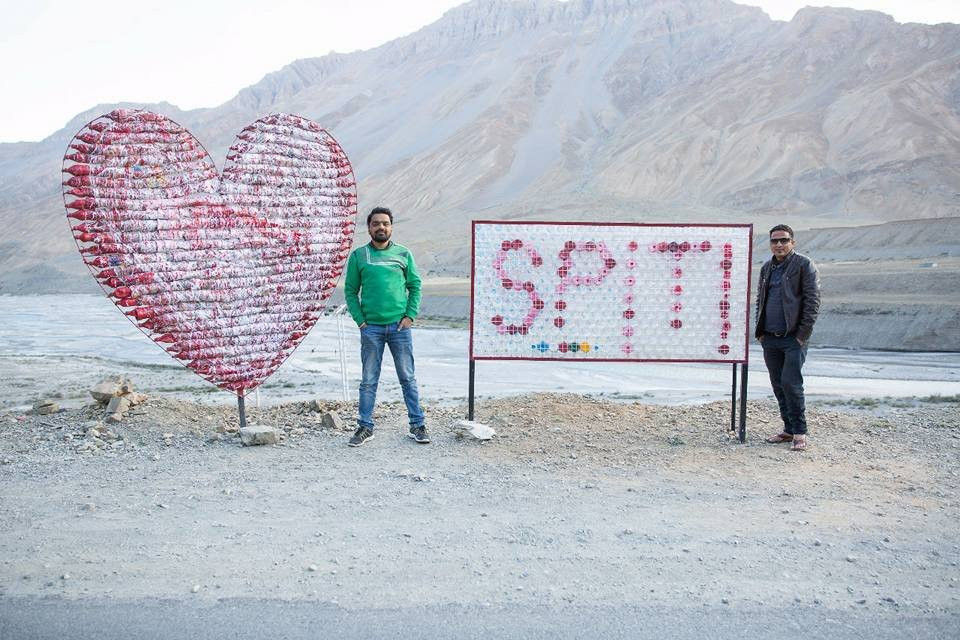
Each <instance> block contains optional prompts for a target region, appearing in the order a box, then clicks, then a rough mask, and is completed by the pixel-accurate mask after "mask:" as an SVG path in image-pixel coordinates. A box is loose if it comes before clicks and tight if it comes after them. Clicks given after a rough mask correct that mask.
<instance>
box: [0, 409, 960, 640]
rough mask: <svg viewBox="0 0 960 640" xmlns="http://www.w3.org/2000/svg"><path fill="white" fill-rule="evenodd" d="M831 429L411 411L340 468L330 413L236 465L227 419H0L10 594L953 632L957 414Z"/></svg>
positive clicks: (384, 412) (930, 412) (883, 415)
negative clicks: (892, 623) (932, 622)
mask: <svg viewBox="0 0 960 640" xmlns="http://www.w3.org/2000/svg"><path fill="white" fill-rule="evenodd" d="M900 404H901V405H902V406H891V405H886V406H882V405H881V406H879V407H878V406H877V405H876V404H875V403H873V404H871V405H870V406H865V407H862V406H858V405H856V404H852V405H843V406H840V405H833V406H828V405H819V406H815V407H812V408H811V409H810V411H809V421H810V427H811V438H810V443H811V448H810V449H809V450H808V451H807V452H805V453H791V452H790V451H788V450H787V447H786V445H769V444H765V443H763V440H762V436H763V435H767V434H769V433H771V432H775V431H777V430H778V429H777V424H778V417H777V415H776V413H775V408H774V406H773V405H772V404H771V403H770V402H766V401H761V402H751V403H750V405H749V424H748V429H749V439H748V442H747V444H746V445H741V444H739V442H737V441H736V439H735V438H733V437H732V436H731V435H730V434H729V433H728V432H727V429H728V426H729V413H728V405H727V404H726V403H713V404H708V405H700V406H658V405H645V404H624V403H609V402H605V401H602V400H597V399H594V398H589V397H583V396H578V395H569V394H564V395H546V394H533V395H524V396H517V397H512V398H505V399H497V400H484V401H482V402H481V403H480V405H479V411H478V415H477V419H478V420H480V421H482V422H484V423H486V424H489V425H490V426H492V427H493V428H494V429H496V431H497V436H496V437H494V438H493V439H492V440H491V441H488V442H483V443H482V442H478V441H475V440H473V439H470V438H469V437H467V438H461V437H459V436H457V435H456V434H455V433H454V431H453V430H452V429H451V425H452V424H453V423H455V422H456V420H457V419H459V418H461V417H462V416H463V413H464V408H463V407H450V406H436V407H428V411H427V419H428V426H429V428H430V429H431V433H432V435H433V443H432V444H430V445H426V446H423V445H417V444H415V443H414V442H413V441H412V440H410V439H408V438H407V437H406V436H405V429H404V425H403V422H404V421H403V419H402V418H403V416H402V414H401V406H399V405H397V404H390V405H383V406H381V407H380V408H379V409H378V412H379V417H378V421H379V423H380V426H379V428H378V431H377V435H376V438H375V439H374V440H372V441H371V442H369V443H368V444H366V445H365V446H364V447H362V448H358V449H353V448H348V447H347V446H346V440H347V438H348V437H349V431H344V430H335V429H332V428H330V427H324V426H323V423H322V421H321V415H322V412H324V411H328V410H332V411H336V412H338V413H339V414H340V415H341V416H342V417H343V419H344V422H345V423H346V426H347V429H349V428H351V424H352V415H353V411H354V407H353V406H348V405H342V404H337V403H333V402H322V401H320V402H317V403H293V404H287V405H281V406H277V407H271V408H268V409H263V410H256V409H252V410H251V411H250V421H251V422H252V423H255V424H258V425H267V426H273V427H277V428H278V429H280V430H282V433H283V439H282V440H281V442H280V444H279V445H275V446H261V447H243V446H241V445H240V442H239V438H238V437H237V436H236V435H235V434H234V433H233V431H234V429H235V427H236V414H235V411H234V410H233V408H232V407H216V406H208V405H201V404H195V403H190V402H184V401H179V400H175V399H170V398H162V397H156V398H150V399H148V400H146V401H145V402H142V403H141V404H138V405H136V406H134V407H132V408H131V409H130V410H129V412H128V414H127V415H126V417H125V418H124V419H123V421H121V422H119V423H116V424H111V425H110V426H109V430H108V431H109V433H110V435H109V436H106V435H104V438H102V439H101V438H99V437H98V440H100V441H101V443H100V444H98V445H97V446H95V447H89V446H88V447H84V446H83V445H84V443H85V442H87V441H89V440H90V437H88V436H87V434H86V432H87V431H88V430H89V429H90V428H91V427H96V426H97V425H98V424H100V422H99V421H100V420H101V419H102V417H103V409H102V408H100V407H97V406H95V405H90V406H87V407H84V408H82V409H72V410H68V411H61V412H58V413H53V414H50V415H42V416H41V415H20V414H16V413H3V414H0V462H2V464H0V482H2V486H3V489H4V491H3V496H2V498H0V590H2V595H4V596H8V597H23V596H25V597H31V596H53V597H59V598H68V599H84V598H103V597H113V598H171V599H198V600H201V601H202V600H209V601H215V600H218V599H222V598H234V597H237V598H246V597H252V598H267V599H280V600H295V601H315V602H323V603H328V604H329V603H335V605H336V606H340V607H343V608H347V609H350V608H354V607H358V608H359V607H363V606H366V604H365V603H369V602H370V601H371V600H372V602H373V603H375V605H376V606H378V607H386V608H404V607H415V606H417V603H418V602H423V601H424V600H427V601H429V602H432V603H438V604H467V605H472V606H481V607H482V606H499V605H504V604H507V605H515V604H519V605H527V604H529V605H530V606H547V607H564V606H568V605H570V606H572V605H574V604H577V605H591V604H597V605H599V604H610V603H612V602H623V603H625V604H637V603H644V604H658V603H663V604H669V605H671V606H676V605H678V604H680V605H689V606H691V607H697V606H704V605H706V606H717V607H743V608H750V609H763V608H768V607H783V606H789V605H790V604H791V603H794V602H797V603H802V605H804V606H809V607H815V608H822V610H823V611H824V612H825V613H828V612H829V611H831V610H837V609H840V610H844V611H846V612H848V613H849V612H853V613H854V614H855V615H861V614H862V615H863V616H865V617H866V616H869V617H876V616H903V615H909V616H912V617H917V616H921V617H926V616H932V617H935V618H937V619H941V620H942V625H943V628H944V629H946V630H950V629H953V630H955V629H957V628H958V624H960V568H958V562H960V536H958V533H957V522H958V521H960V497H958V495H957V493H956V491H955V488H956V486H957V485H958V481H960V477H958V471H960V463H958V454H960V410H958V405H957V403H956V402H941V403H932V402H927V403H924V402H912V403H905V402H901V403H900Z"/></svg>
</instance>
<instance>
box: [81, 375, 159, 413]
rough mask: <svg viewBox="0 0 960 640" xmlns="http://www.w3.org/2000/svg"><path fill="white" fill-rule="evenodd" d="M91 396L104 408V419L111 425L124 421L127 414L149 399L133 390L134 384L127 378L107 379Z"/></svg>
mask: <svg viewBox="0 0 960 640" xmlns="http://www.w3.org/2000/svg"><path fill="white" fill-rule="evenodd" d="M90 395H91V396H93V399H94V400H96V401H97V403H98V404H99V405H101V406H102V407H104V419H105V420H106V421H107V423H109V424H116V423H118V422H121V421H123V419H124V417H126V415H127V412H128V411H129V410H130V409H131V408H132V407H135V406H137V405H138V404H140V403H141V402H143V401H145V400H146V399H147V396H145V395H143V394H142V393H137V392H136V391H134V390H133V383H132V382H130V380H128V379H126V378H107V379H106V380H101V381H100V382H98V383H97V385H96V386H95V387H93V389H91V390H90Z"/></svg>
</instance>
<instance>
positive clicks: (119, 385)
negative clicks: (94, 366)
mask: <svg viewBox="0 0 960 640" xmlns="http://www.w3.org/2000/svg"><path fill="white" fill-rule="evenodd" d="M132 392H133V383H132V382H130V381H129V380H127V379H126V378H105V379H103V380H101V381H100V382H98V383H97V384H96V385H95V386H94V387H93V389H90V395H91V396H93V399H94V400H96V401H97V402H99V403H100V404H106V403H108V402H110V398H112V397H114V396H119V395H122V394H124V393H132Z"/></svg>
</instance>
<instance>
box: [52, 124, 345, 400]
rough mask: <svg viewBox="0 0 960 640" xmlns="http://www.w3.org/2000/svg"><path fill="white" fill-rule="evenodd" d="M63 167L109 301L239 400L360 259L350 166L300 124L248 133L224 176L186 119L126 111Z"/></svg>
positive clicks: (84, 139)
mask: <svg viewBox="0 0 960 640" xmlns="http://www.w3.org/2000/svg"><path fill="white" fill-rule="evenodd" d="M63 171H64V173H65V174H66V181H65V182H64V203H65V205H66V208H67V217H68V218H72V219H73V220H75V221H78V222H79V224H74V223H73V222H71V224H74V226H73V227H72V229H73V233H74V238H75V239H76V240H77V246H78V248H79V249H80V253H81V254H82V255H83V256H84V261H85V262H86V264H87V265H88V266H89V267H90V270H91V272H92V273H93V275H94V277H95V278H96V279H97V281H98V282H99V283H100V284H101V286H102V287H103V288H104V291H105V292H106V293H107V295H108V296H109V297H110V298H112V299H113V300H114V301H115V303H116V304H117V306H118V307H120V308H121V310H123V311H124V313H125V314H126V315H127V316H128V317H129V318H130V319H131V320H132V321H133V322H134V323H135V324H136V325H137V326H138V327H139V328H140V329H141V330H143V331H144V332H145V333H146V334H147V335H148V336H149V337H150V338H151V339H153V340H154V341H155V342H157V343H158V344H160V345H161V346H162V347H163V348H164V349H165V350H166V351H168V352H169V353H170V354H171V355H173V356H174V357H175V358H177V359H179V360H181V361H183V362H184V363H185V364H186V366H187V367H189V368H190V369H192V370H193V371H195V372H196V373H197V374H199V375H200V376H201V377H203V378H204V379H206V380H208V381H210V382H211V383H213V384H215V385H217V386H218V387H220V388H222V389H226V390H229V391H233V392H236V393H238V394H240V395H245V394H246V393H247V392H249V391H250V390H251V389H254V388H256V387H257V386H259V385H260V384H261V383H263V381H264V380H266V378H267V377H268V376H270V374H272V373H273V372H274V371H276V370H277V368H278V367H279V366H280V365H281V364H282V363H283V361H284V360H285V359H286V358H287V357H288V356H289V355H290V354H291V353H292V352H293V350H294V349H295V348H296V347H297V345H298V344H299V343H300V341H302V340H303V338H304V337H305V336H306V335H307V332H308V331H310V328H311V327H312V326H313V325H314V323H315V322H316V320H317V317H318V316H319V314H320V312H321V311H322V310H323V307H324V304H325V302H326V300H327V298H329V297H330V294H331V293H332V291H333V289H334V287H335V286H336V284H337V280H338V279H339V277H340V274H341V273H342V271H343V266H344V262H345V261H346V259H347V256H348V254H349V251H350V245H351V240H352V236H353V229H354V226H355V224H356V223H355V220H354V219H355V217H356V211H357V195H356V182H355V180H354V177H353V170H352V168H351V167H350V162H349V160H347V156H346V154H345V153H344V152H343V149H342V148H341V147H340V145H339V144H337V142H336V140H334V139H333V138H332V137H331V136H330V135H329V134H328V133H327V132H326V131H324V130H323V128H322V127H320V125H318V124H317V123H315V122H312V121H310V120H307V119H305V118H300V117H298V116H292V115H286V114H276V115H271V116H267V117H265V118H261V119H260V120H257V121H256V122H254V123H253V124H251V125H250V126H248V127H246V128H245V129H243V131H241V132H240V134H239V135H238V136H237V139H236V142H235V143H234V144H233V146H232V147H230V152H229V153H228V154H227V166H226V168H225V169H224V170H223V175H222V176H221V175H220V173H218V172H217V168H216V166H215V165H214V163H213V161H212V160H211V159H210V156H209V155H208V154H207V152H206V150H205V149H204V148H203V146H202V145H201V144H200V143H199V142H197V140H196V139H195V138H194V137H193V136H192V135H191V134H190V133H189V132H188V131H187V130H185V129H184V128H183V127H181V126H180V125H178V124H177V123H175V122H173V121H172V120H170V119H168V118H166V117H164V116H161V115H158V114H155V113H150V112H148V111H136V110H127V109H119V110H116V111H113V112H111V113H109V114H107V115H105V116H101V117H100V118H98V119H96V120H94V121H93V122H90V123H89V124H87V125H86V126H85V127H84V128H83V129H82V130H81V131H80V132H79V133H78V134H77V135H76V136H75V137H74V139H73V140H72V141H71V143H70V147H69V149H68V150H67V155H66V156H65V157H64V167H63Z"/></svg>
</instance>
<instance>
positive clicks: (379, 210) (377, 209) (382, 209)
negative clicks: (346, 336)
mask: <svg viewBox="0 0 960 640" xmlns="http://www.w3.org/2000/svg"><path fill="white" fill-rule="evenodd" d="M378 213H385V214H387V217H388V218H390V224H393V212H392V211H390V209H387V208H386V207H374V208H373V211H371V212H370V215H368V216H367V226H368V227H369V226H370V221H371V220H373V216H375V215H377V214H378ZM791 235H793V234H792V232H791Z"/></svg>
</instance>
